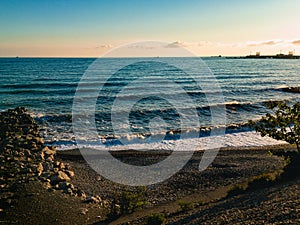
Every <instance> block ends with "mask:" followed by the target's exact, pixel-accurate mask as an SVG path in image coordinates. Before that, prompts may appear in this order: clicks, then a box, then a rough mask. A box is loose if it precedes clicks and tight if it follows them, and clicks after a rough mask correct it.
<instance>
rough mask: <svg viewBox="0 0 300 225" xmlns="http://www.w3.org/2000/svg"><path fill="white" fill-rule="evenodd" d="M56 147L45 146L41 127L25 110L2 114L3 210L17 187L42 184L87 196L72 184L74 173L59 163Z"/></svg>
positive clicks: (0, 195) (0, 192)
mask: <svg viewBox="0 0 300 225" xmlns="http://www.w3.org/2000/svg"><path fill="white" fill-rule="evenodd" d="M55 155H56V149H55V147H50V146H45V145H44V139H43V138H42V137H41V135H40V133H39V130H38V125H37V124H36V122H35V121H34V119H33V118H32V117H31V116H30V115H29V114H28V113H27V111H26V109H25V108H24V107H18V108H16V109H11V110H8V111H6V112H1V113H0V209H1V211H3V209H4V208H7V207H9V206H10V205H11V204H13V202H14V201H16V199H15V192H14V190H16V188H17V186H18V185H20V184H22V183H25V182H29V181H31V180H39V181H42V182H43V183H44V185H45V187H46V188H48V189H49V190H62V191H63V192H65V193H67V194H70V195H73V196H80V197H82V198H83V200H85V199H86V196H85V194H84V192H83V191H81V190H79V189H78V188H77V187H75V186H74V185H73V184H71V183H70V181H71V178H72V177H73V176H74V172H73V171H72V170H71V168H70V166H69V165H65V164H64V163H63V162H60V161H58V160H57V159H56V157H55Z"/></svg>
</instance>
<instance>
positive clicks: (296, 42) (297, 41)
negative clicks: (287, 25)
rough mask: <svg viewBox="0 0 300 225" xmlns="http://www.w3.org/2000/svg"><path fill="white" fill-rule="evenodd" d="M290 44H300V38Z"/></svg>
mask: <svg viewBox="0 0 300 225" xmlns="http://www.w3.org/2000/svg"><path fill="white" fill-rule="evenodd" d="M291 44H293V45H300V40H295V41H292V42H291Z"/></svg>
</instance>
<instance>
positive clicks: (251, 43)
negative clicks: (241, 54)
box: [246, 40, 283, 47]
mask: <svg viewBox="0 0 300 225" xmlns="http://www.w3.org/2000/svg"><path fill="white" fill-rule="evenodd" d="M280 43H283V41H282V40H268V41H260V42H256V41H249V42H247V43H246V45H247V46H249V47H255V46H271V45H277V44H280Z"/></svg>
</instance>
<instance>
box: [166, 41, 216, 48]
mask: <svg viewBox="0 0 300 225" xmlns="http://www.w3.org/2000/svg"><path fill="white" fill-rule="evenodd" d="M208 45H212V43H211V42H208V41H200V42H183V41H174V42H172V43H170V44H167V45H166V46H165V48H188V47H202V46H208Z"/></svg>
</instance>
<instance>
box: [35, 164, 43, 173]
mask: <svg viewBox="0 0 300 225" xmlns="http://www.w3.org/2000/svg"><path fill="white" fill-rule="evenodd" d="M36 170H37V172H38V176H41V175H42V172H43V170H44V167H43V164H42V163H39V164H38V166H37V168H36Z"/></svg>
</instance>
